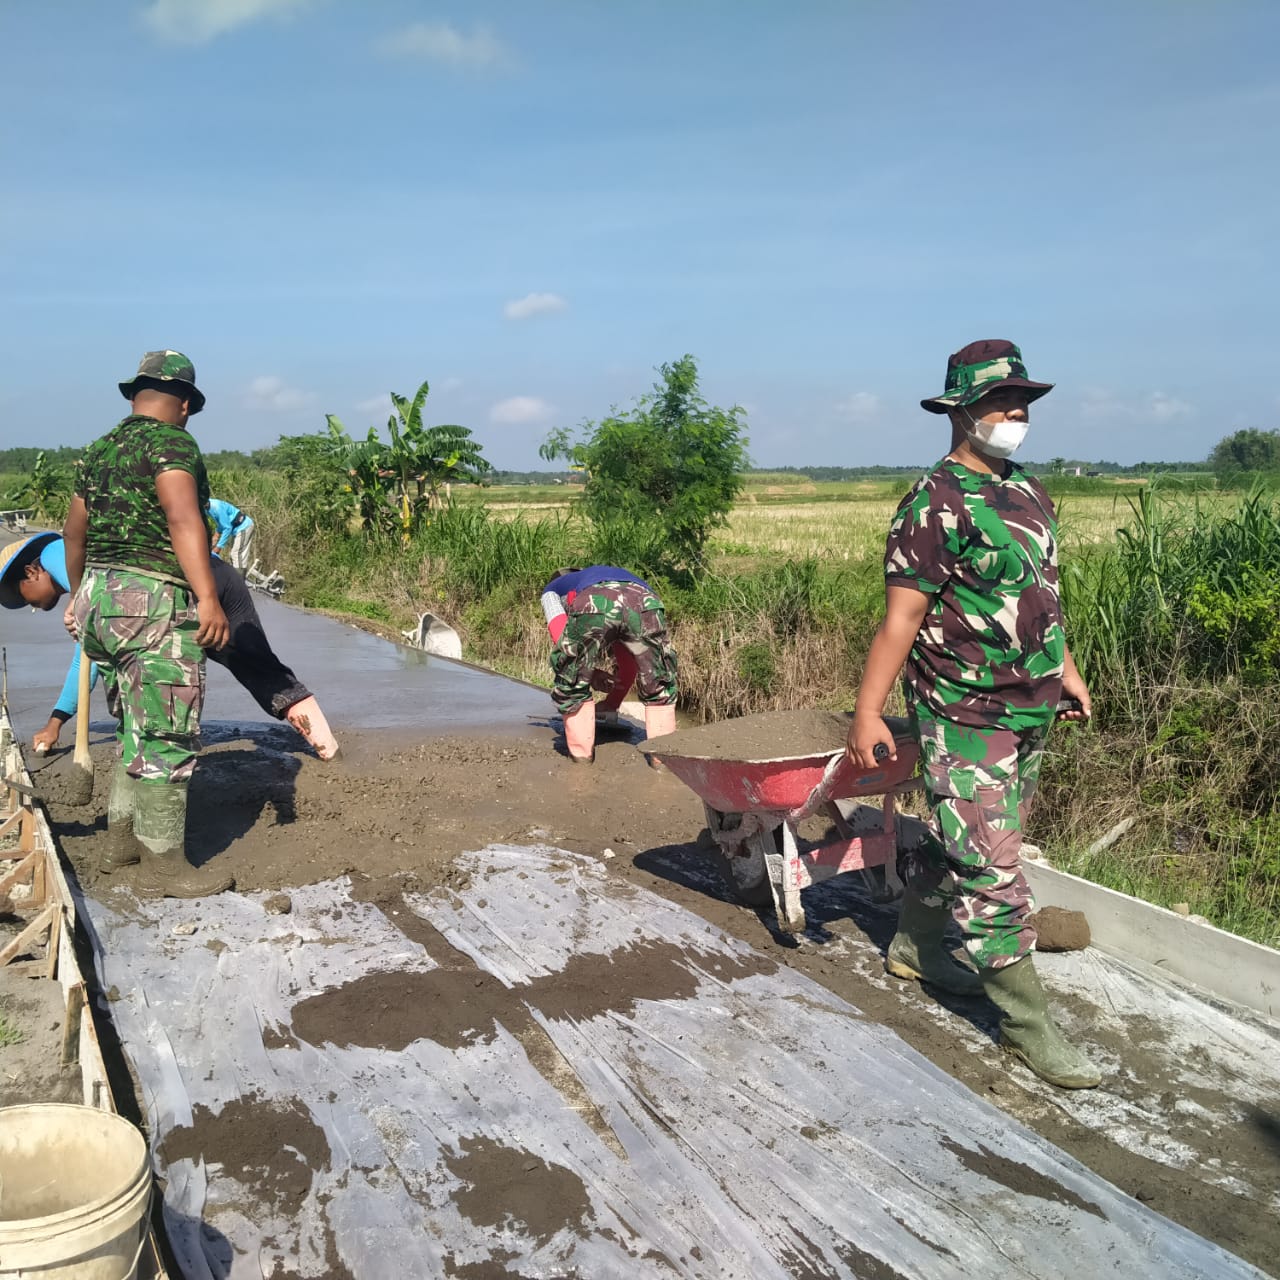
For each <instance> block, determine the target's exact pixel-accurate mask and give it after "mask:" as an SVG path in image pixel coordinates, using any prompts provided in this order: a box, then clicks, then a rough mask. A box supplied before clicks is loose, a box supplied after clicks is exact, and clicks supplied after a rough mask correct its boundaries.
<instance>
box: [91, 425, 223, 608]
mask: <svg viewBox="0 0 1280 1280" xmlns="http://www.w3.org/2000/svg"><path fill="white" fill-rule="evenodd" d="M162 471H186V472H187V473H188V474H190V475H192V476H194V477H195V481H196V498H197V501H198V502H199V504H200V510H201V511H205V510H207V508H208V506H209V477H208V476H207V475H206V474H205V469H204V458H203V457H202V456H201V454H200V446H199V445H198V444H196V442H195V440H194V439H193V438H192V437H191V435H190V434H189V433H188V432H187V431H186V430H185V429H184V428H182V427H175V426H173V425H172V424H171V423H168V422H160V421H158V420H157V419H155V418H144V417H140V416H136V415H134V416H130V417H128V418H125V420H124V421H123V422H121V423H119V424H118V425H117V426H116V427H114V428H112V430H110V431H108V432H107V434H106V435H105V436H102V437H101V438H100V439H97V440H95V441H94V442H93V443H92V444H91V445H90V446H89V447H88V449H86V450H85V455H84V458H83V459H82V461H81V463H80V474H79V478H78V479H77V481H76V493H77V495H78V496H79V497H81V498H83V499H84V504H85V507H86V508H87V509H88V513H89V529H88V534H87V536H86V540H85V542H86V545H85V563H86V564H90V565H101V566H112V567H115V568H119V569H134V570H137V571H139V572H142V573H150V574H154V575H155V576H156V577H160V578H167V579H169V580H170V581H173V582H177V583H183V584H185V583H186V577H185V575H184V574H183V572H182V566H181V565H179V564H178V557H177V556H176V555H174V552H173V544H172V542H170V540H169V522H168V520H167V519H166V518H165V514H164V509H163V508H162V507H161V506H160V497H159V495H158V494H157V493H156V477H157V476H158V475H159V474H160V472H162Z"/></svg>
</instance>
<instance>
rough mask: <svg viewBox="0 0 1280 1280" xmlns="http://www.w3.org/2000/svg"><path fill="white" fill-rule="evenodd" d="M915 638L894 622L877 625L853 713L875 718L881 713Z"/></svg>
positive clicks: (893, 620) (912, 631)
mask: <svg viewBox="0 0 1280 1280" xmlns="http://www.w3.org/2000/svg"><path fill="white" fill-rule="evenodd" d="M915 638H916V632H915V630H908V629H906V628H904V627H903V626H902V625H901V624H900V623H899V622H898V621H897V620H896V619H892V618H886V619H885V620H884V621H883V622H882V623H881V624H880V629H879V630H878V631H877V632H876V634H875V639H874V640H872V641H871V648H870V650H869V651H868V653H867V665H866V667H865V669H864V670H863V673H862V683H861V684H860V685H859V686H858V700H857V702H856V703H855V705H854V711H855V713H858V712H861V713H870V714H871V715H877V716H878V715H880V714H882V713H883V711H884V704H885V703H886V702H888V700H889V691H890V690H891V689H892V688H893V682H894V681H895V680H896V679H897V678H898V673H899V672H900V671H901V670H902V666H903V663H905V662H906V660H907V654H909V653H910V652H911V645H912V643H913V642H914V641H915Z"/></svg>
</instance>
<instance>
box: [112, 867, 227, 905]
mask: <svg viewBox="0 0 1280 1280" xmlns="http://www.w3.org/2000/svg"><path fill="white" fill-rule="evenodd" d="M235 887H236V882H235V877H234V876H219V877H218V878H217V879H213V880H209V881H206V882H204V883H195V882H193V881H190V880H185V881H184V879H183V878H182V877H181V876H175V877H173V878H172V879H170V878H167V877H162V876H157V875H155V874H151V875H148V874H147V872H146V871H145V870H144V871H142V872H140V873H139V874H138V877H137V880H136V881H135V883H134V891H135V892H136V893H137V895H138V897H140V898H184V899H192V898H212V897H214V896H215V895H216V894H219V893H226V892H227V890H228V889H234V888H235Z"/></svg>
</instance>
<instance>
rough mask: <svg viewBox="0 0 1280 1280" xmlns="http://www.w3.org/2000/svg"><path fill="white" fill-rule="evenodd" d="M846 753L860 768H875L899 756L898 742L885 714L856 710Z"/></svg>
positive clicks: (850, 727)
mask: <svg viewBox="0 0 1280 1280" xmlns="http://www.w3.org/2000/svg"><path fill="white" fill-rule="evenodd" d="M844 753H845V755H846V756H847V757H848V758H849V761H850V762H851V763H852V764H855V765H857V766H858V768H860V769H874V768H876V767H877V766H878V765H881V764H883V763H884V762H885V761H886V760H896V759H897V758H898V744H897V741H896V740H895V739H894V736H893V730H891V729H890V728H889V726H888V725H887V724H885V722H884V717H883V716H878V715H873V714H872V713H870V712H861V713H857V712H855V714H854V717H853V723H852V724H851V725H850V726H849V741H848V742H847V743H846V744H845V749H844Z"/></svg>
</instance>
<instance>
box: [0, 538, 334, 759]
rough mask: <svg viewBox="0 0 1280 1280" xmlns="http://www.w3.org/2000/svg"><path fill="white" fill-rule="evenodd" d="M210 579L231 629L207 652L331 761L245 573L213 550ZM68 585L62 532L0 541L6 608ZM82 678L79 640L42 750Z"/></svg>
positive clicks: (50, 603) (38, 745) (308, 696)
mask: <svg viewBox="0 0 1280 1280" xmlns="http://www.w3.org/2000/svg"><path fill="white" fill-rule="evenodd" d="M213 581H214V586H215V587H216V588H217V591H218V600H219V602H220V603H221V605H222V611H223V612H224V613H225V614H226V615H227V621H228V623H229V624H230V627H231V636H230V639H229V640H228V641H227V644H226V647H225V648H223V649H216V650H215V649H206V650H205V653H206V656H208V657H210V658H212V659H213V660H214V662H217V663H221V665H222V666H224V667H226V668H227V670H228V671H230V672H231V674H232V675H233V676H235V678H236V679H237V680H238V681H239V682H240V683H241V684H242V685H243V686H244V687H245V688H246V689H247V690H248V691H249V693H250V694H251V695H252V697H253V700H254V701H255V702H256V703H257V704H258V705H259V706H260V707H261V708H262V709H263V710H264V711H265V712H266V713H267V714H268V715H269V716H272V717H274V718H275V719H276V720H288V721H289V723H290V724H291V725H292V726H293V727H294V728H295V729H297V730H298V732H299V733H300V734H302V736H303V737H304V738H305V739H306V740H307V741H308V742H309V743H310V744H311V746H312V747H313V748H314V749H315V752H316V754H317V755H318V756H319V757H320V759H321V760H332V759H333V758H334V757H335V756H336V755H337V754H338V743H337V740H336V739H335V738H334V736H333V732H332V730H330V728H329V722H328V721H327V720H326V719H325V717H324V712H323V711H321V710H320V704H319V703H318V702H317V701H316V699H315V696H314V695H313V694H312V693H311V691H310V690H309V689H308V688H307V687H306V685H304V684H302V682H301V681H299V679H298V677H297V676H295V675H294V674H293V672H292V671H291V670H290V669H289V668H288V667H286V666H285V665H284V663H283V662H281V661H280V659H279V658H277V657H276V655H275V653H274V651H273V650H272V648H271V645H270V643H269V642H268V640H267V636H266V632H264V631H263V629H262V621H261V619H260V618H259V617H258V610H257V608H256V607H255V606H254V603H253V597H252V595H251V594H250V592H249V588H248V586H247V585H246V584H245V581H244V579H243V578H242V577H241V576H240V575H239V574H238V573H237V572H236V571H235V570H234V569H232V568H231V567H230V566H229V565H226V564H224V563H223V562H222V561H221V560H218V559H217V558H216V557H215V558H214V560H213ZM68 590H69V586H68V579H67V557H66V551H65V549H64V545H63V541H62V535H61V534H58V533H38V534H36V535H35V536H34V537H31V538H26V539H24V540H23V541H22V542H14V543H10V545H9V546H7V547H4V548H0V605H2V606H3V607H4V608H6V609H21V608H22V606H23V605H30V606H31V607H32V608H33V609H40V610H42V611H43V612H48V611H49V610H50V609H53V608H55V607H56V606H57V603H58V601H59V600H60V599H61V598H62V596H63V595H64V594H65V593H66V592H67V591H68ZM97 675H98V673H97V666H96V664H95V665H94V666H92V667H91V668H90V680H91V682H92V681H96V680H97ZM79 678H80V646H79V645H76V648H75V656H74V657H73V658H72V659H71V667H70V670H68V672H67V678H66V680H65V681H64V682H63V685H62V692H61V693H60V694H59V695H58V700H57V702H56V703H55V704H54V708H53V711H52V713H51V714H50V716H49V722H48V723H47V724H46V725H45V727H44V728H43V729H41V730H40V732H39V733H37V734H36V735H35V738H34V740H33V743H34V746H35V749H36V751H37V752H38V753H43V752H45V751H49V750H51V749H52V748H53V747H54V746H56V745H57V741H58V735H59V734H60V733H61V731H62V726H63V725H64V724H65V723H66V722H67V721H68V720H70V719H71V717H72V716H74V715H75V713H76V710H77V706H76V701H77V698H78V696H79V687H78V683H79ZM112 714H114V709H112Z"/></svg>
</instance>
